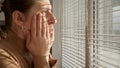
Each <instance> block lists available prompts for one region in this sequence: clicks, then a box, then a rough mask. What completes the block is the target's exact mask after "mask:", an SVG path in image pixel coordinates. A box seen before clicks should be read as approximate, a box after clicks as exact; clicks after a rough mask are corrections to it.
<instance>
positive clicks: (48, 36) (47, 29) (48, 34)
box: [46, 24, 50, 38]
mask: <svg viewBox="0 0 120 68" xmlns="http://www.w3.org/2000/svg"><path fill="white" fill-rule="evenodd" d="M46 37H47V38H50V33H49V28H48V24H46Z"/></svg>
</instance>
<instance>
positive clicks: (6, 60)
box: [0, 49, 21, 68]
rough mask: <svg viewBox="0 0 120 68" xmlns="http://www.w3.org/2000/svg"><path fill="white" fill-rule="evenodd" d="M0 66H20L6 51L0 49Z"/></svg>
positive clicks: (0, 67)
mask: <svg viewBox="0 0 120 68" xmlns="http://www.w3.org/2000/svg"><path fill="white" fill-rule="evenodd" d="M0 68H21V67H20V65H19V64H18V63H17V62H16V61H15V60H14V59H13V58H12V57H11V56H10V54H9V53H7V52H6V51H5V50H3V49H0Z"/></svg>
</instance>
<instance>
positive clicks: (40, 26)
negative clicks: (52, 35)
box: [37, 13, 42, 36]
mask: <svg viewBox="0 0 120 68" xmlns="http://www.w3.org/2000/svg"><path fill="white" fill-rule="evenodd" d="M41 30H42V15H41V13H39V14H38V15H37V36H41Z"/></svg>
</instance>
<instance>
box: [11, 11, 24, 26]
mask: <svg viewBox="0 0 120 68" xmlns="http://www.w3.org/2000/svg"><path fill="white" fill-rule="evenodd" d="M24 20H25V16H24V14H23V13H22V12H20V11H14V12H13V13H12V21H13V23H14V24H15V25H17V26H20V27H21V26H23V23H24Z"/></svg>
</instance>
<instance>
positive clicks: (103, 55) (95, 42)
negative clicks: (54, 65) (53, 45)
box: [61, 0, 120, 68]
mask: <svg viewBox="0 0 120 68" xmlns="http://www.w3.org/2000/svg"><path fill="white" fill-rule="evenodd" d="M87 15H88V16H87ZM62 25H63V26H62V31H61V32H62V68H120V0H63V24H62ZM87 49H88V50H87Z"/></svg>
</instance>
